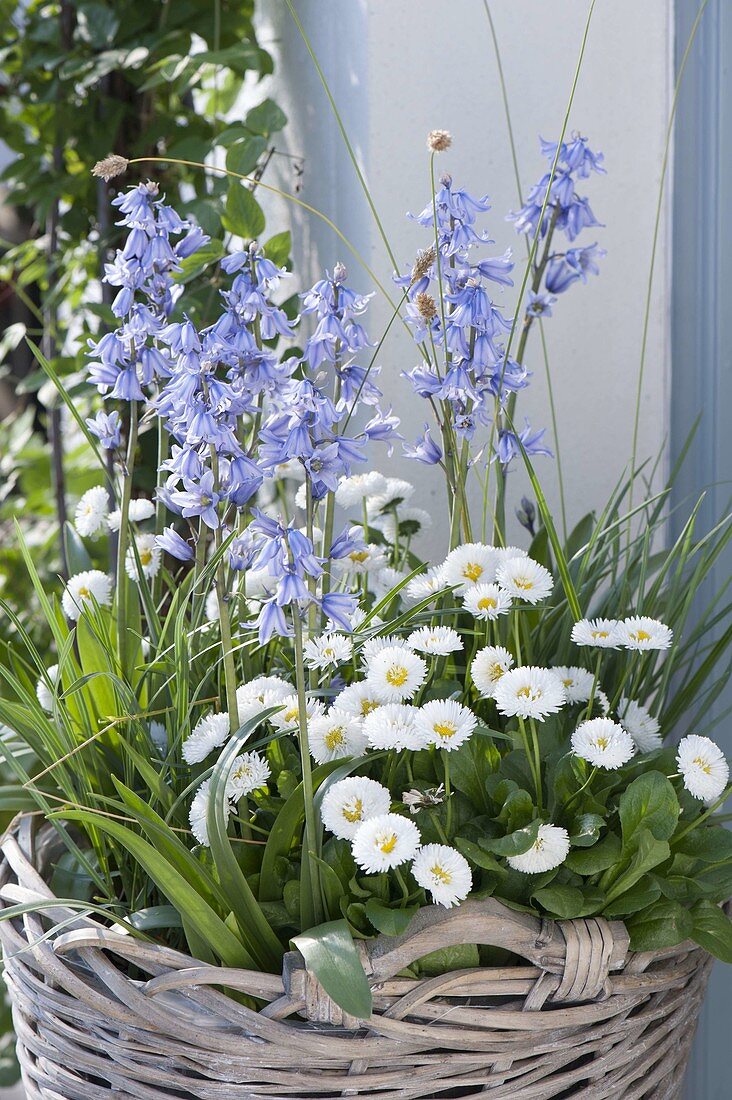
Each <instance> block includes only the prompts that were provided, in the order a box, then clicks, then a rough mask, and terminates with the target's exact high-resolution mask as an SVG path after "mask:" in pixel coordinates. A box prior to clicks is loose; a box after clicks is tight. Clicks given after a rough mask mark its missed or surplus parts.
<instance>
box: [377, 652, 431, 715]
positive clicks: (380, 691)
mask: <svg viewBox="0 0 732 1100" xmlns="http://www.w3.org/2000/svg"><path fill="white" fill-rule="evenodd" d="M426 676H427V665H426V663H425V661H423V660H422V658H421V657H418V656H417V654H416V653H412V651H411V649H402V647H401V646H389V647H388V648H387V649H382V650H381V652H380V653H377V654H376V655H375V657H373V658H372V659H371V661H369V666H368V675H367V677H366V679H367V681H368V683H369V686H370V687H372V688H373V690H374V692H375V693H376V697H377V699H381V701H382V703H398V702H401V701H402V700H403V699H411V698H412V697H413V696H414V695H415V694H416V692H417V691H418V690H419V688H420V687H421V686H422V684H423V683H424V681H425V678H426Z"/></svg>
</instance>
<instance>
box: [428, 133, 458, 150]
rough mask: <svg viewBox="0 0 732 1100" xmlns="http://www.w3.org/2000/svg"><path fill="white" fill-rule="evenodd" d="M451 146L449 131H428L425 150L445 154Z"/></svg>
mask: <svg viewBox="0 0 732 1100" xmlns="http://www.w3.org/2000/svg"><path fill="white" fill-rule="evenodd" d="M451 145H452V134H451V133H450V131H449V130H430V132H429V133H428V135H427V148H428V149H429V150H430V151H431V152H433V153H445V152H447V150H448V149H449V148H450V146H451Z"/></svg>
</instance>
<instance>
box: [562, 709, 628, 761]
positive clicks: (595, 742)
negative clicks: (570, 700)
mask: <svg viewBox="0 0 732 1100" xmlns="http://www.w3.org/2000/svg"><path fill="white" fill-rule="evenodd" d="M572 748H573V750H574V752H575V753H576V754H577V756H579V757H581V758H582V759H583V760H587V761H588V763H590V764H592V765H593V767H595V768H607V769H608V770H609V771H613V770H614V769H615V768H621V767H622V766H623V764H627V763H628V761H629V760H630V758H631V757H632V756H633V754H634V753H635V743H634V741H633V738H632V737H631V736H630V734H629V733H628V731H627V730H624V729H623V727H622V726H621V725H620V724H619V723H618V722H613V720H612V718H590V719H588V721H586V722H580V724H579V725H578V726H577V729H576V730H575V731H574V733H573V734H572Z"/></svg>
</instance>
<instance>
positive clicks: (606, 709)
mask: <svg viewBox="0 0 732 1100" xmlns="http://www.w3.org/2000/svg"><path fill="white" fill-rule="evenodd" d="M595 699H596V700H597V702H598V704H599V706H600V710H601V711H602V713H603V714H604V715H605V716H606V717H607V715H608V714H609V713H610V700H609V699H608V697H607V695H606V694H605V692H604V691H603V690H602V688H596V689H595Z"/></svg>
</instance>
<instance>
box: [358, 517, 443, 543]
mask: <svg viewBox="0 0 732 1100" xmlns="http://www.w3.org/2000/svg"><path fill="white" fill-rule="evenodd" d="M431 526H432V516H431V515H430V514H429V512H425V510H424V508H400V509H399V512H398V514H397V517H396V519H395V517H394V513H393V512H386V513H385V514H384V515H383V516H374V517H373V518H372V519H370V520H369V527H373V528H374V529H375V530H376V531H381V533H382V535H383V536H384V538H385V539H386V541H387V542H389V543H391V544H392V546H393V545H394V544H395V543H396V541H397V536H399V538H405V537H406V538H415V537H416V536H417V535H421V534H422V532H423V531H428V530H429V528H430V527H431Z"/></svg>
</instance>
